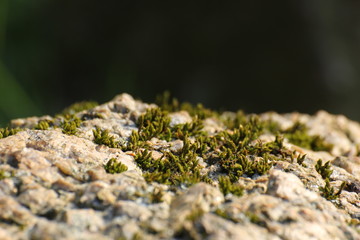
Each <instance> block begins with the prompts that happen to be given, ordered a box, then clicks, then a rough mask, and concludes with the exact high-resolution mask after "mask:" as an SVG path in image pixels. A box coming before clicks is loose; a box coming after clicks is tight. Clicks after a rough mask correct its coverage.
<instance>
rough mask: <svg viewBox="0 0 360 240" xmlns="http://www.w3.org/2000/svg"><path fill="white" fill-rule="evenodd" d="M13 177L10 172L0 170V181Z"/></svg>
mask: <svg viewBox="0 0 360 240" xmlns="http://www.w3.org/2000/svg"><path fill="white" fill-rule="evenodd" d="M12 176H13V173H10V172H7V171H5V170H2V169H1V170H0V181H1V180H3V179H5V178H9V177H12Z"/></svg>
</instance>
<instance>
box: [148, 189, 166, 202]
mask: <svg viewBox="0 0 360 240" xmlns="http://www.w3.org/2000/svg"><path fill="white" fill-rule="evenodd" d="M163 197H164V192H163V190H162V189H161V188H159V187H155V188H154V190H153V191H152V193H151V194H150V196H149V200H150V203H161V202H163Z"/></svg>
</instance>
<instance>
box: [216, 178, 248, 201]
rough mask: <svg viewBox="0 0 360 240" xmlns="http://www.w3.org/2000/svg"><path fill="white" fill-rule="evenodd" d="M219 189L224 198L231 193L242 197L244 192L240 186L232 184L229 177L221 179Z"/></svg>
mask: <svg viewBox="0 0 360 240" xmlns="http://www.w3.org/2000/svg"><path fill="white" fill-rule="evenodd" d="M219 187H220V190H221V192H222V193H223V194H224V196H226V195H227V194H229V193H231V194H234V195H235V196H239V197H240V196H242V195H243V192H244V189H243V188H242V187H241V186H240V185H238V184H234V183H232V182H231V181H230V178H229V177H228V176H220V177H219Z"/></svg>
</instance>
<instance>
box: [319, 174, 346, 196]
mask: <svg viewBox="0 0 360 240" xmlns="http://www.w3.org/2000/svg"><path fill="white" fill-rule="evenodd" d="M345 186H346V182H343V183H342V184H341V185H340V188H339V190H338V191H337V192H336V193H335V190H334V188H333V187H332V186H331V185H330V180H329V179H328V178H326V179H325V186H324V187H319V190H320V192H321V195H322V196H323V197H324V198H326V199H327V200H335V199H337V198H338V197H339V196H340V194H341V192H342V190H343V189H344V188H345Z"/></svg>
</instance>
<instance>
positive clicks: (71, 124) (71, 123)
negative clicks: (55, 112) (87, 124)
mask: <svg viewBox="0 0 360 240" xmlns="http://www.w3.org/2000/svg"><path fill="white" fill-rule="evenodd" d="M81 122H82V121H81V120H80V119H79V118H77V117H75V116H70V115H67V116H66V117H65V118H64V120H63V121H62V122H61V124H60V127H61V128H62V132H63V133H65V134H67V135H75V134H76V133H77V128H78V127H80V124H81Z"/></svg>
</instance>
